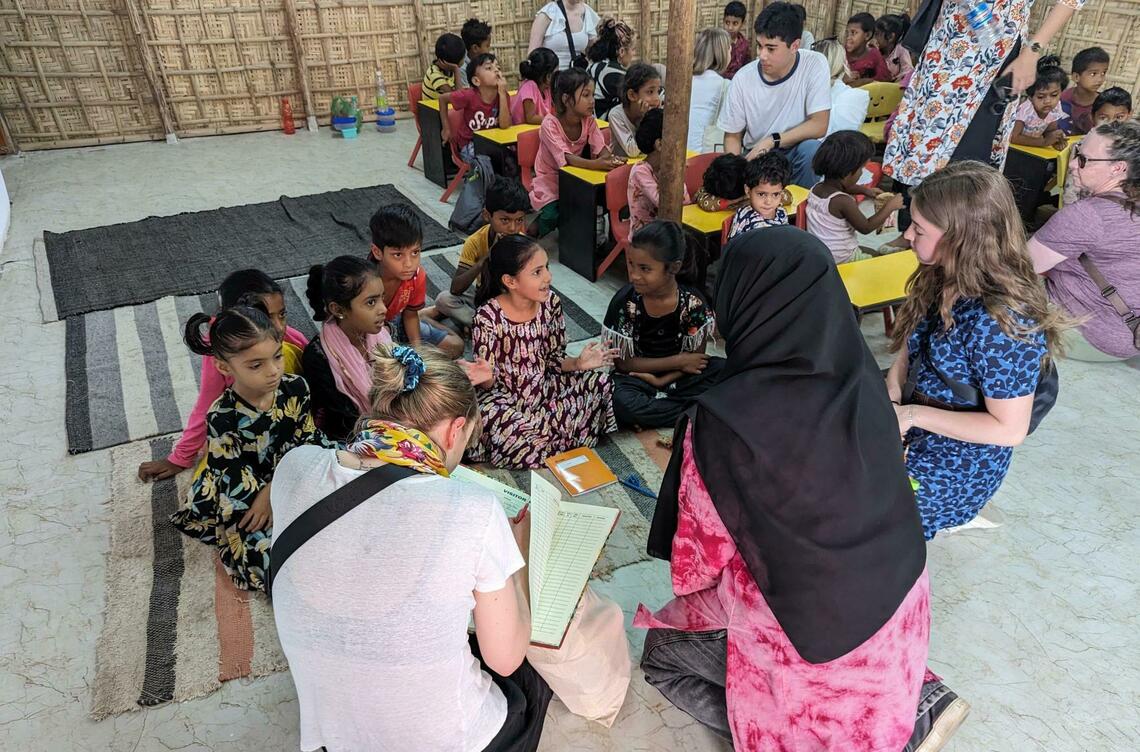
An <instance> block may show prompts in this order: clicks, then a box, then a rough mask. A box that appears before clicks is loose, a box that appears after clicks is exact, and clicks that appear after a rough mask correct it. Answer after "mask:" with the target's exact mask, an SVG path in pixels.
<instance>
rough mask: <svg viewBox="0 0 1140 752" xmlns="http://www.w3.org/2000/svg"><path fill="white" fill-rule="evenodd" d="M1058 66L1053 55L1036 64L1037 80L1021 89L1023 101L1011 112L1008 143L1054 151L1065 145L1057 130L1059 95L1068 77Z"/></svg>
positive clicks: (1062, 113)
mask: <svg viewBox="0 0 1140 752" xmlns="http://www.w3.org/2000/svg"><path fill="white" fill-rule="evenodd" d="M1060 63H1061V59H1060V58H1058V57H1057V56H1056V55H1046V56H1045V57H1043V58H1041V59H1040V60H1039V61H1038V62H1037V80H1036V81H1034V82H1033V83H1032V84H1030V86H1029V88H1028V89H1026V90H1025V99H1024V100H1022V102H1021V104H1019V105H1018V106H1017V109H1016V110H1015V111H1014V113H1013V120H1014V122H1013V133H1012V135H1010V137H1009V142H1010V143H1011V144H1019V145H1021V146H1052V147H1053V148H1054V149H1057V150H1058V151H1059V150H1061V149H1064V148H1065V145H1066V144H1067V143H1068V142H1067V140H1066V138H1065V131H1064V130H1062V128H1061V123H1062V122H1063V121H1064V120H1065V111H1064V109H1063V108H1062V107H1061V92H1062V91H1064V90H1065V86H1067V85H1068V83H1069V77H1068V75H1066V74H1065V71H1064V70H1062V69H1061V65H1060Z"/></svg>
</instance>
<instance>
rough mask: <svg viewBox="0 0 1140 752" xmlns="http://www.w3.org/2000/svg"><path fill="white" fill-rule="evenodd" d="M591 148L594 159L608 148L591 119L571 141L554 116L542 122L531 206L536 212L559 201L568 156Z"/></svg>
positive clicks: (548, 116) (604, 138)
mask: <svg viewBox="0 0 1140 752" xmlns="http://www.w3.org/2000/svg"><path fill="white" fill-rule="evenodd" d="M586 144H589V145H590V157H591V158H595V157H597V156H598V154H600V153H601V152H602V150H603V149H605V148H606V137H605V136H604V135H602V131H601V130H600V129H599V128H598V122H597V121H596V120H594V118H592V117H589V118H586V119H585V120H583V121H582V133H581V134H580V135H579V136H578V138H576V139H574V140H570V138H569V137H568V136H567V135H566V131H564V130H563V129H562V123H561V121H559V120H558V116H556V115H555V114H554V113H553V112H552V113H550V114H549V115H547V116H546V117H544V118H543V119H542V125H541V126H539V132H538V155H537V156H536V157H535V160H534V180H533V182H532V183H531V189H530V205H531V206H532V207H533V208H534V210H535V211H538V210H539V209H541V208H543V207H544V206H546V205H547V204H549V203H550V202H551V201H557V200H558V171H559V170H560V169H561V168H562V167H564V166H565V165H566V155H567V154H578V155H580V154H581V153H582V150H583V149H585V148H586Z"/></svg>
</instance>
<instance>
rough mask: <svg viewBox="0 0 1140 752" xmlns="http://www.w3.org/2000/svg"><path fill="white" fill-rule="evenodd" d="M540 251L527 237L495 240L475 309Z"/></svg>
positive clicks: (477, 293) (501, 289) (477, 290)
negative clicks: (507, 277) (504, 280)
mask: <svg viewBox="0 0 1140 752" xmlns="http://www.w3.org/2000/svg"><path fill="white" fill-rule="evenodd" d="M559 75H562V74H559ZM540 250H542V246H540V245H539V244H538V242H537V241H535V239H534V238H532V237H529V236H527V235H503V236H502V237H500V238H499V239H498V240H496V241H495V244H494V245H493V246H491V251H490V253H488V254H487V263H485V264H484V265H483V271H482V272H481V273H480V274H479V286H478V288H477V289H476V290H475V307H476V308H478V307H479V306H481V305H483V304H484V303H486V302H487V301H488V300H490V299H491V298H494V297H496V296H498V295H502V294H503V293H504V292H506V287H505V286H504V285H503V275H504V274H505V275H507V276H509V277H514V276H516V275H518V273H519V272H520V271H522V269H523V267H524V266H526V264H527V262H528V261H530V259H531V257H532V256H534V254H535V253H537V252H538V251H540Z"/></svg>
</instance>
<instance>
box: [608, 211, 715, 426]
mask: <svg viewBox="0 0 1140 752" xmlns="http://www.w3.org/2000/svg"><path fill="white" fill-rule="evenodd" d="M625 263H626V270H627V271H628V273H629V284H628V285H626V286H625V287H623V288H622V289H621V290H618V292H617V294H616V295H614V297H613V300H611V301H610V307H609V310H608V311H606V318H605V326H604V329H603V330H602V339H603V341H605V342H607V344H610V345H611V346H613V347H614V348H615V349H616V350H617V351H618V359H617V360H616V361H615V362H614V365H615V366H616V368H617V373H616V374H615V375H614V412H615V414H616V415H617V419H618V423H620V424H622V425H625V426H632V427H634V428H664V427H666V426H672V425H673V424H674V423H676V421H677V418H678V417H679V416H680V415H681V413H682V412H684V410H685V408H686V407H688V404H689V402H690V401H691V400H692V399H693V398H695V397H697V396H699V395H700V394H701V393H702V392H704V391H705V390H706V389H708V388H709V387H710V386H712V385H713V384H714V383H716V380H717V378H718V377H719V375H720V371H721V368H722V367H723V366H724V359H723V358H713V357H710V356H709V355H707V354H705V348H706V347H707V345H708V343H709V341H710V340H711V339H712V334H713V330H714V328H715V318H714V316H713V312H712V308H711V307H710V306H709V304H708V302H707V300H706V299H705V293H704V292H703V290H701V288H700V285H699V280H700V278H701V277H702V270H701V267H702V266H703V265H704V263H705V254H704V245H703V243H702V242H701V240H700V239H699V238H696V237H693V236H692V235H690V234H688V233H686V232H684V231H683V230H682V229H681V226H680V225H679V224H677V223H676V222H669V221H666V220H655V221H653V222H650V223H649V224H648V225H646V226H645V227H643V228H642V229H641V230H639V231H638V232H636V233H635V234H634V236H633V240H632V241H631V244H630V247H629V248H628V249H627V250H626V253H625Z"/></svg>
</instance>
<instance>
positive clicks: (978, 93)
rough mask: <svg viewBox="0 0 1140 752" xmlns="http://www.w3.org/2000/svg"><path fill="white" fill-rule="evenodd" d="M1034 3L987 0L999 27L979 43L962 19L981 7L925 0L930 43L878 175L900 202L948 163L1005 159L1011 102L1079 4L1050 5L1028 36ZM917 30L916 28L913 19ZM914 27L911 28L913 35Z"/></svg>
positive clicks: (1071, 0)
mask: <svg viewBox="0 0 1140 752" xmlns="http://www.w3.org/2000/svg"><path fill="white" fill-rule="evenodd" d="M1034 2H1035V0H1009V1H1008V2H1001V3H997V2H992V3H991V4H990V5H989V7H990V8H992V12H993V14H994V15H995V16H996V17H997V19H996V20H997V23H996V24H993V26H995V27H997V28H998V29H1000V33H999V34H998V38H997V40H996V41H994V42H993V43H992V44H983V43H982V42H981V41H980V40H979V34H978V33H977V32H975V31H974V30H973V29H972V28H971V23H970V21H971V20H970V18H969V17H968V14H969V13H970V12H971V11H972V10H976V8H977V7H978V6H980V3H958V2H951V1H950V0H926V2H925V3H924V4H923V7H922V9H921V10H920V11H919V17H920V18H921V17H922V16H924V15H926V14H927V13H929V14H932V15H933V17H934V19H935V20H934V22H933V25H931V26H930V27H929V28H930V36H929V39H928V40H926V41H925V47H924V48H923V47H922V45H923V40H921V39H919V40H918V41H917V44H916V43H915V39H914V34H913V33H912V34H911V35H908V36H907V37H906V38H905V39H904V40H903V44H905V45H907V46H911V45H914V46H916V47H919V48H921V49H914V50H913V51H914V52H915V53H916V55H917V56H916V57H915V71H914V77H913V78H912V79H911V82H910V86H909V87H907V90H906V92H904V94H903V99H902V102H901V103H900V104H899V108H898V110H897V117H896V118H895V121H894V123H893V124H892V127H891V134H890V139H889V140H888V141H887V146H886V151H885V152H884V154H883V172H884V173H885V174H887V175H890V176H891V177H892V178H894V181H895V185H896V186H898V187H899V190H900V192H902V193H903V196H904V198H906V197H907V195H908V193H907V192H908V189H910V188H913V187H914V186H916V185H918V184H919V183H921V182H922V181H923V180H924V179H925V178H926V177H927V176H928V175H930V174H931V173H933V172H934V171H935V170H937V169H939V168H941V167H944V166H945V165H946V164H947V163H949V162H957V161H962V160H967V159H972V160H977V161H979V162H985V163H988V164H993V165H995V166H996V167H998V168H999V169H1000V168H1001V166H1002V165H1003V164H1004V162H1005V153H1006V150H1007V149H1008V148H1009V137H1010V133H1011V131H1012V130H1013V118H1012V117H1009V115H1010V114H1011V113H1010V109H1011V108H1010V105H1012V104H1014V103H1016V100H1017V95H1018V94H1020V93H1021V92H1022V91H1024V90H1025V88H1026V87H1027V86H1029V85H1030V84H1032V83H1033V82H1034V80H1036V78H1037V61H1038V60H1040V58H1041V55H1042V54H1043V53H1044V50H1045V47H1046V46H1047V45H1048V44H1049V42H1050V41H1051V40H1052V39H1053V37H1054V36H1055V35H1057V34H1058V33H1060V32H1061V30H1062V29H1064V28H1065V24H1066V23H1068V21H1069V18H1071V17H1072V15H1073V13H1074V12H1076V11H1077V10H1080V8H1081V6H1083V5H1084V4H1085V0H1056V4H1055V5H1054V6H1053V7H1052V8H1051V9H1050V10H1049V13H1048V15H1046V17H1045V20H1044V21H1043V22H1042V23H1041V25H1040V26H1039V27H1038V29H1037V31H1036V32H1035V33H1034V34H1033V35H1032V36H1030V35H1029V16H1030V12H1031V11H1032V9H1033V4H1034ZM915 26H916V27H921V26H922V24H921V22H920V21H916V24H915ZM915 31H916V30H915V29H913V28H912V32H915ZM909 208H910V201H909V198H907V204H906V209H904V210H903V211H901V212H899V229H901V230H906V228H907V227H908V226H909V225H910V212H909Z"/></svg>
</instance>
